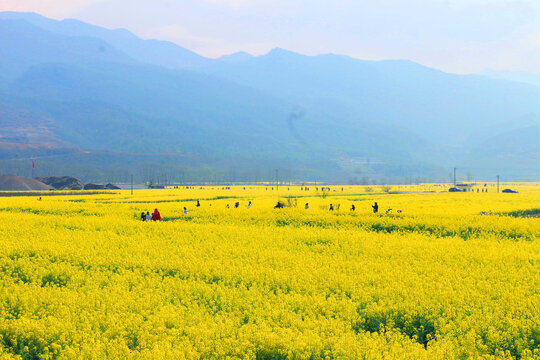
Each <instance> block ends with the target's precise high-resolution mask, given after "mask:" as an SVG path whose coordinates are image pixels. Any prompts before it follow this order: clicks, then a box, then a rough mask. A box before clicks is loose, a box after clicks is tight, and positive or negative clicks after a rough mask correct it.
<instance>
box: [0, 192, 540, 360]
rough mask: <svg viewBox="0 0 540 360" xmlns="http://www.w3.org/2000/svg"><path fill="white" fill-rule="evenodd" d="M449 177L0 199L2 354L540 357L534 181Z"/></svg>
mask: <svg viewBox="0 0 540 360" xmlns="http://www.w3.org/2000/svg"><path fill="white" fill-rule="evenodd" d="M448 187H449V186H448V185H438V184H424V185H419V186H416V185H415V186H391V187H384V186H329V189H325V190H324V191H323V190H321V189H322V188H321V187H320V186H315V185H309V189H306V188H305V187H301V186H286V185H285V186H284V185H281V186H279V188H276V187H275V186H272V185H268V186H264V185H263V186H246V187H244V186H233V187H231V188H225V187H221V186H219V187H218V186H207V187H203V188H200V187H192V188H185V187H180V188H178V189H165V190H135V192H134V195H131V194H130V191H129V190H121V191H112V192H110V193H105V194H93V195H92V194H89V195H78V196H72V195H65V196H42V198H41V200H38V197H37V196H27V197H22V196H14V197H0V223H1V227H0V358H2V359H75V358H81V359H224V358H229V359H540V244H539V243H538V239H539V237H540V223H539V221H540V219H539V218H537V217H535V216H536V215H535V214H538V210H539V209H538V208H540V185H539V184H505V185H504V186H502V187H501V189H502V188H503V187H512V188H515V189H517V190H518V191H519V193H518V194H506V193H496V187H495V185H494V184H487V185H486V186H483V184H482V186H479V187H478V188H475V189H474V191H473V192H467V193H448V192H447V191H446V190H447V189H448ZM324 188H327V187H326V186H325V187H324ZM482 190H484V191H487V192H484V191H482ZM197 200H199V201H200V206H199V207H197V206H196V202H197ZM249 201H251V202H252V206H251V207H248V206H247V205H248V202H249ZM278 201H282V203H283V204H284V205H285V207H284V208H281V209H275V208H274V206H275V205H276V204H277V202H278ZM237 202H238V203H239V205H238V208H235V204H236V203H237ZM374 202H377V203H378V204H379V212H378V213H377V214H374V213H373V211H372V205H373V203H374ZM306 203H307V204H308V205H309V208H308V209H306V208H305V207H306ZM330 204H332V205H333V207H334V210H333V211H330V210H329V207H330ZM352 205H354V206H355V210H354V211H353V210H351V208H352ZM184 207H186V209H187V214H185V213H184ZM156 208H157V209H159V211H160V213H161V216H162V221H160V222H157V221H156V222H153V221H150V222H143V221H141V220H140V214H141V212H142V211H145V212H146V211H149V212H150V213H152V212H153V211H154V209H156ZM389 209H391V210H389Z"/></svg>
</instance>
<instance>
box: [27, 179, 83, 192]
mask: <svg viewBox="0 0 540 360" xmlns="http://www.w3.org/2000/svg"><path fill="white" fill-rule="evenodd" d="M36 180H39V181H41V182H42V183H44V184H47V185H50V186H52V187H53V188H55V189H56V190H82V189H83V188H84V184H83V183H82V181H81V180H79V179H77V178H74V177H72V176H48V177H38V178H36Z"/></svg>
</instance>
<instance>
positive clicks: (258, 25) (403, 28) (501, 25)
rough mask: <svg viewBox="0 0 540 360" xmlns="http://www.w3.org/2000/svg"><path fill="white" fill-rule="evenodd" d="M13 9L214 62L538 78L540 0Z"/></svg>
mask: <svg viewBox="0 0 540 360" xmlns="http://www.w3.org/2000/svg"><path fill="white" fill-rule="evenodd" d="M6 10H13V11H33V12H37V13H40V14H42V15H45V16H48V17H52V18H55V19H63V18H76V19H79V20H82V21H85V22H89V23H92V24H96V25H99V26H104V27H107V28H118V27H122V28H126V29H128V30H131V31H132V32H133V33H135V34H136V35H138V36H141V37H143V38H157V39H163V40H169V41H173V42H176V43H178V44H179V45H181V46H184V47H186V48H188V49H191V50H193V51H196V52H198V53H199V54H202V55H205V56H210V57H217V56H219V55H223V54H227V53H232V52H235V51H239V50H243V51H247V52H250V53H252V54H262V53H265V52H267V51H268V50H270V49H271V48H274V47H281V48H285V49H289V50H293V51H298V52H301V53H304V54H308V55H314V54H320V53H329V52H333V53H339V54H346V55H350V56H353V57H356V58H360V59H410V60H413V61H417V62H419V63H422V64H425V65H428V66H432V67H436V68H439V69H443V70H446V71H451V72H458V73H469V72H478V71H481V70H484V69H486V68H493V69H498V70H523V71H530V72H535V73H540V0H509V1H508V0H507V1H498V0H0V11H6Z"/></svg>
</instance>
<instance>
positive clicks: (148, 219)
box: [146, 211, 152, 221]
mask: <svg viewBox="0 0 540 360" xmlns="http://www.w3.org/2000/svg"><path fill="white" fill-rule="evenodd" d="M151 220H152V215H150V212H149V211H147V212H146V221H151Z"/></svg>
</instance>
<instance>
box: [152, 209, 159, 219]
mask: <svg viewBox="0 0 540 360" xmlns="http://www.w3.org/2000/svg"><path fill="white" fill-rule="evenodd" d="M152 220H154V221H159V220H161V214H160V213H159V211H158V209H155V210H154V213H153V214H152Z"/></svg>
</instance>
